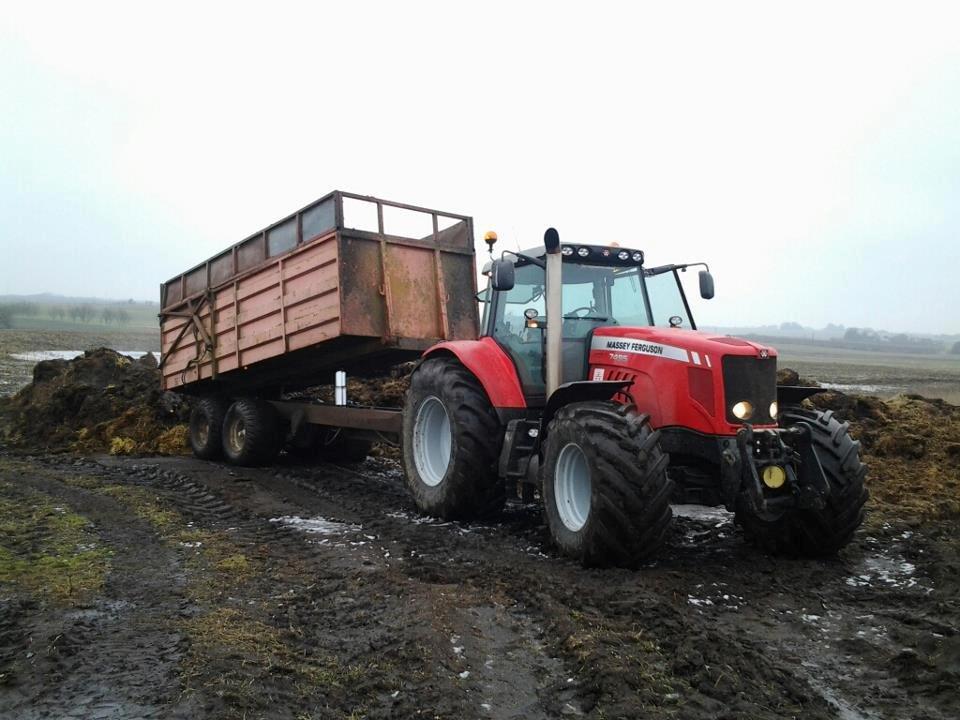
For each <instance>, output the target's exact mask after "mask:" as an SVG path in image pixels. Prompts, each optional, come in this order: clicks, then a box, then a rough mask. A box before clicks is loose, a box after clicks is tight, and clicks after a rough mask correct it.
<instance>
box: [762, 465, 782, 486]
mask: <svg viewBox="0 0 960 720" xmlns="http://www.w3.org/2000/svg"><path fill="white" fill-rule="evenodd" d="M786 481H787V473H786V471H785V470H784V469H783V468H782V467H780V466H779V465H767V466H766V467H765V468H764V469H763V484H764V485H766V486H767V487H768V488H770V489H771V490H778V489H779V488H782V487H783V484H784V483H785V482H786Z"/></svg>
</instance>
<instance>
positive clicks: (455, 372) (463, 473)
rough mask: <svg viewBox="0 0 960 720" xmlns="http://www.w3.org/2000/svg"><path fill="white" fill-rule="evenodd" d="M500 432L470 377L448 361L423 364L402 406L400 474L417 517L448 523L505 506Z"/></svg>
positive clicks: (480, 390)
mask: <svg viewBox="0 0 960 720" xmlns="http://www.w3.org/2000/svg"><path fill="white" fill-rule="evenodd" d="M502 444H503V428H502V427H501V425H500V421H499V419H498V418H497V414H496V412H494V409H493V406H492V405H491V404H490V399H489V398H488V397H487V394H486V392H484V390H483V387H482V386H481V385H480V383H479V381H478V380H477V379H476V378H475V377H474V376H473V374H472V373H471V372H470V371H469V370H467V369H466V368H465V367H464V366H463V365H461V364H460V363H459V362H457V361H456V360H455V359H453V358H451V357H438V358H430V359H428V360H425V361H424V362H423V363H422V364H421V365H420V366H419V367H418V368H417V369H416V370H415V371H414V373H413V376H412V377H411V379H410V389H409V390H407V398H406V402H405V403H404V407H403V469H404V474H405V476H406V481H407V487H408V488H409V490H410V494H411V495H413V500H414V502H415V503H416V504H417V508H419V510H420V511H421V512H424V513H427V514H429V515H435V516H437V517H441V518H444V519H448V520H454V519H456V520H467V519H471V518H475V517H483V516H486V515H490V514H492V513H494V512H496V511H498V510H500V509H501V508H502V507H503V503H504V501H505V499H506V493H505V489H504V484H503V482H502V481H501V480H500V478H499V477H498V475H497V462H498V460H499V456H500V448H501V446H502Z"/></svg>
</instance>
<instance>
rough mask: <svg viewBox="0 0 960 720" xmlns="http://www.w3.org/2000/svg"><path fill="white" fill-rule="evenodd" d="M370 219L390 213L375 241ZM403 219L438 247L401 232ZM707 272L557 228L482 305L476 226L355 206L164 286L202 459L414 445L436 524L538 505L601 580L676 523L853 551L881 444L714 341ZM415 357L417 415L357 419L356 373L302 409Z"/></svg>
mask: <svg viewBox="0 0 960 720" xmlns="http://www.w3.org/2000/svg"><path fill="white" fill-rule="evenodd" d="M348 201H352V202H357V203H360V202H362V203H368V204H370V205H371V206H373V207H374V208H375V211H371V212H369V213H367V215H366V217H367V218H368V222H369V223H370V225H369V226H368V227H367V228H366V229H363V228H360V227H359V223H355V222H353V221H351V220H349V219H348V218H347V210H346V205H347V202H348ZM400 210H403V211H406V212H408V213H420V214H422V215H425V216H426V218H425V219H424V220H425V221H424V222H423V223H422V225H421V226H420V227H421V229H420V230H419V231H413V230H411V229H404V230H402V231H401V229H399V228H398V229H397V230H393V231H392V230H391V228H390V227H388V224H387V220H386V219H385V218H387V217H389V216H392V214H395V213H396V211H400ZM388 211H389V212H388ZM374 218H375V219H374ZM409 219H410V218H408V220H409ZM404 227H405V228H409V227H410V225H409V223H408V224H407V225H406V226H404ZM486 239H487V243H488V245H489V248H490V251H491V257H493V249H494V244H495V242H496V236H495V235H493V234H492V233H488V235H487V238H486ZM700 265H703V263H693V264H689V265H662V266H657V267H647V266H646V265H645V264H644V254H643V252H642V251H640V250H634V249H627V248H621V247H616V246H600V245H593V244H587V243H580V242H572V243H568V244H564V243H561V241H560V237H559V235H558V233H557V232H556V231H555V230H553V229H550V230H547V232H546V234H545V235H544V245H543V246H542V247H539V248H534V249H531V250H528V251H526V252H516V253H513V252H509V251H508V252H504V253H502V254H501V256H500V257H499V258H497V259H492V260H491V262H490V263H489V264H488V266H487V267H486V268H485V270H484V276H485V277H486V278H487V287H486V289H485V290H483V291H482V292H480V293H476V277H477V276H476V272H475V269H474V250H473V231H472V221H471V220H470V218H468V217H465V216H458V215H453V214H450V213H442V212H440V211H433V210H427V209H425V208H418V207H415V206H410V205H401V204H399V203H391V202H389V201H386V200H379V199H377V198H370V197H364V196H358V195H351V194H348V193H342V192H339V191H338V192H334V193H332V194H331V195H329V196H327V197H325V198H322V199H321V200H319V201H317V203H314V204H313V205H311V206H308V207H307V208H304V209H303V210H301V211H299V212H298V213H296V214H294V215H292V216H290V217H288V218H285V219H284V220H282V221H280V222H279V223H276V224H275V225H273V226H271V227H269V228H266V229H265V230H263V231H261V232H260V233H258V234H256V235H254V236H252V237H250V238H248V239H246V240H244V241H243V242H241V243H238V244H237V245H235V246H233V247H232V248H230V249H228V250H227V251H225V252H224V253H221V254H220V255H219V256H217V257H214V258H212V259H211V260H209V261H207V263H205V264H203V265H201V266H198V267H197V268H194V269H193V270H190V271H188V272H187V273H184V274H183V275H181V276H178V277H177V278H174V279H173V280H171V281H169V282H168V283H165V284H164V285H163V286H162V288H161V304H162V306H163V312H162V314H161V328H162V338H163V357H162V358H161V368H162V376H163V386H164V388H165V389H176V390H179V391H182V392H188V393H192V394H194V395H197V396H199V401H198V402H196V403H195V405H194V412H193V417H192V418H191V443H192V445H193V448H194V452H195V453H196V454H197V455H198V456H199V457H202V458H207V459H216V458H219V457H226V459H227V460H228V461H230V462H234V463H238V464H260V463H265V462H269V461H270V460H272V459H273V458H274V457H275V456H276V455H277V453H278V452H280V450H281V448H282V447H287V449H288V450H295V449H296V450H300V451H302V450H304V449H308V450H310V449H314V450H316V452H317V453H318V454H320V455H321V456H325V457H327V458H328V459H329V458H334V459H342V458H345V457H347V458H353V459H356V458H358V457H363V456H364V455H365V453H366V449H368V448H369V444H370V442H371V440H373V439H375V438H377V437H380V438H382V437H385V436H386V437H388V436H391V435H392V436H394V437H399V439H400V442H401V444H402V450H403V468H404V471H405V475H406V482H407V485H408V488H409V490H410V493H411V495H412V497H413V499H414V502H415V503H416V505H417V507H418V508H419V510H420V511H421V512H424V513H427V514H429V515H434V516H437V517H441V518H445V519H458V520H469V519H472V518H478V517H487V516H489V515H491V514H494V513H496V512H497V511H498V510H499V509H500V508H501V507H502V506H503V505H504V502H505V500H506V497H507V494H508V492H512V491H515V490H516V489H517V488H520V492H521V494H522V495H523V496H524V497H526V498H527V499H533V498H536V497H539V499H540V502H542V503H543V506H544V511H545V515H546V520H547V524H548V526H549V529H550V533H551V536H552V538H553V540H554V542H555V543H556V546H557V547H558V548H559V549H560V550H561V551H562V552H563V553H565V554H567V555H569V556H571V557H573V558H576V559H578V560H579V561H581V562H582V563H584V564H585V565H619V566H626V567H635V566H637V565H638V564H640V563H643V562H644V561H647V560H648V559H650V558H651V557H652V556H653V555H654V554H655V553H656V552H657V550H658V549H659V548H660V547H661V545H662V544H663V542H664V539H665V537H666V535H667V530H668V527H669V525H670V521H671V518H672V514H671V507H670V503H671V501H673V502H677V501H682V502H687V503H700V504H704V505H711V506H716V505H722V506H724V507H726V508H727V509H728V510H730V511H733V512H734V513H735V518H736V521H737V523H739V524H740V525H742V526H743V528H744V531H745V534H746V535H747V536H748V537H749V538H750V539H751V540H752V541H753V542H755V543H756V544H757V545H758V546H759V547H760V548H763V549H764V550H767V551H773V552H783V553H789V554H797V555H808V556H821V555H829V554H832V553H835V552H836V551H838V550H839V549H840V548H842V547H843V546H844V545H846V544H847V543H848V542H849V541H850V539H851V538H852V536H853V534H854V532H855V531H856V529H857V528H858V527H859V525H860V523H861V521H862V520H863V513H864V503H865V501H866V499H867V491H866V489H865V487H864V475H865V471H866V469H865V467H864V465H862V464H861V462H860V457H859V444H858V443H857V442H856V441H854V440H853V439H852V438H851V437H850V434H849V432H848V426H847V424H846V423H841V422H839V421H838V420H837V419H836V418H835V417H834V416H833V414H832V413H831V412H818V411H815V410H810V409H807V408H804V407H801V402H802V401H803V399H804V398H806V397H808V396H809V395H811V394H813V393H815V392H816V391H817V389H816V388H791V387H778V386H777V373H776V363H777V359H776V351H775V350H774V349H773V348H769V347H765V346H762V345H758V344H756V343H753V342H749V341H746V340H741V339H738V338H733V337H726V336H718V335H715V334H713V333H708V332H702V331H698V330H697V329H696V325H695V324H694V321H693V317H692V315H691V312H690V307H689V304H688V302H687V298H686V295H685V294H684V289H683V285H682V284H681V282H680V273H681V272H685V271H686V270H687V268H688V267H695V266H700ZM703 267H704V268H705V269H703V270H701V271H700V272H699V285H700V295H701V297H703V298H705V299H710V298H712V297H713V294H714V282H713V278H712V276H711V275H710V272H709V269H707V268H706V266H705V265H703ZM475 293H476V299H479V300H480V303H481V305H482V307H483V313H482V319H481V320H480V323H479V326H478V324H477V311H476V303H475ZM411 356H413V357H419V361H418V364H417V365H416V368H415V370H414V371H413V374H412V376H411V378H410V387H409V390H408V391H407V395H406V401H405V405H404V407H403V410H402V413H401V412H400V411H397V410H391V409H383V408H370V407H362V406H357V405H355V404H352V403H351V402H350V401H349V399H348V398H347V397H346V384H345V381H344V374H343V373H342V372H338V373H337V382H336V391H335V395H334V399H333V402H332V403H331V402H319V401H303V400H297V401H292V400H290V399H288V398H289V397H290V392H291V390H296V389H297V388H302V387H305V386H307V385H310V384H318V383H319V382H322V381H323V380H325V379H326V377H327V376H326V374H327V373H332V372H333V371H334V370H335V369H339V368H342V367H349V368H351V370H352V371H353V372H358V373H364V372H366V373H370V372H374V371H375V369H376V368H377V367H380V368H382V367H384V366H386V365H389V364H390V363H392V362H394V361H397V360H402V359H408V358H410V357H411ZM327 382H329V380H327Z"/></svg>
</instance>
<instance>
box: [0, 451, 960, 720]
mask: <svg viewBox="0 0 960 720" xmlns="http://www.w3.org/2000/svg"><path fill="white" fill-rule="evenodd" d="M18 508H19V511H17V509H18ZM23 508H29V509H30V512H29V513H24V512H23ZM0 522H2V524H3V528H2V529H3V531H4V533H5V538H6V541H5V543H4V550H3V551H2V553H0V717H3V718H24V719H27V718H41V717H58V718H59V717H84V718H167V717H184V718H186V717H190V718H196V717H213V718H221V717H222V718H241V717H245V718H258V717H270V718H274V717H276V718H343V717H353V718H360V717H371V718H383V717H417V716H423V717H449V718H487V717H496V718H554V717H579V716H587V717H592V718H618V717H629V718H636V717H653V718H660V717H677V718H785V717H803V718H844V719H847V718H879V717H883V718H887V717H897V718H899V717H902V718H915V717H926V718H955V717H958V716H960V693H958V692H957V689H956V688H957V684H958V681H960V635H958V627H960V599H958V598H960V594H958V590H960V587H958V586H960V573H958V570H960V555H958V547H960V545H958V541H957V539H956V532H955V526H954V525H953V524H952V523H949V522H947V521H942V522H926V523H924V524H922V525H921V524H919V523H917V522H916V521H915V520H911V519H904V520H898V519H897V517H896V516H895V515H891V514H889V513H883V514H882V515H881V514H878V513H873V514H872V515H871V516H870V518H869V519H868V522H867V526H866V527H865V528H864V530H863V532H861V534H860V535H859V536H858V538H857V539H856V541H855V542H854V543H853V545H852V546H850V547H849V548H848V549H847V550H846V551H844V552H843V554H842V555H841V556H840V558H839V559H836V560H831V561H807V560H785V559H773V558H769V557H766V556H764V555H763V554H761V553H758V552H757V551H755V550H753V549H751V548H749V547H748V546H747V545H746V544H745V543H744V542H743V541H742V538H741V535H740V532H739V530H738V529H737V528H736V527H734V525H733V524H732V523H731V518H730V516H729V515H727V514H726V513H725V512H722V511H717V510H708V511H703V510H692V509H690V508H683V507H681V508H677V518H676V520H675V523H674V529H673V533H672V536H671V539H670V542H669V544H668V546H667V548H666V549H665V550H664V552H663V553H662V554H661V556H660V558H659V559H658V560H657V561H656V562H655V563H653V564H651V565H650V566H648V567H645V568H643V569H642V570H640V571H638V572H629V571H622V570H585V569H582V568H580V567H579V566H577V565H575V564H573V563H571V562H569V561H567V560H565V559H562V558H560V557H558V556H557V555H556V554H555V553H554V552H553V550H552V549H551V547H550V544H549V542H548V538H547V531H546V528H545V526H544V524H543V521H542V519H541V517H540V514H539V512H538V511H537V509H536V508H535V507H533V506H523V505H521V504H519V503H518V502H512V503H511V504H509V505H508V507H507V509H506V510H505V512H504V513H503V514H502V516H501V517H500V518H499V519H498V520H497V521H496V522H495V523H489V524H483V525H479V524H459V523H444V522H438V521H431V520H426V519H424V518H420V517H418V516H417V514H416V512H415V510H414V507H413V505H412V503H411V502H410V500H409V499H408V497H407V494H406V492H405V491H404V488H403V483H402V478H401V473H400V469H399V467H398V465H397V464H396V463H395V462H394V461H391V460H387V459H383V458H381V459H373V458H371V459H368V460H367V461H366V462H365V463H362V464H359V465H329V464H320V465H313V466H306V465H297V464H293V463H292V462H291V461H286V462H282V463H281V464H280V465H279V466H277V467H274V468H271V469H262V470H248V469H238V468H229V467H226V466H223V465H219V464H215V463H207V462H202V461H197V460H194V459H192V458H186V457H167V458H160V457H145V458H131V457H111V456H99V457H91V458H86V459H81V458H76V457H73V456H70V455H60V456H52V455H44V456H30V455H25V454H10V453H6V454H0Z"/></svg>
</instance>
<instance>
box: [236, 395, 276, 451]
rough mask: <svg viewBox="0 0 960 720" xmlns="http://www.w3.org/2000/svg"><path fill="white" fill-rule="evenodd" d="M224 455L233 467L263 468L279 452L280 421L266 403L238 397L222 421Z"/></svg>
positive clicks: (274, 411) (270, 406)
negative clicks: (254, 466)
mask: <svg viewBox="0 0 960 720" xmlns="http://www.w3.org/2000/svg"><path fill="white" fill-rule="evenodd" d="M222 439H223V454H224V456H225V457H226V459H227V461H228V462H230V463H232V464H234V465H247V466H252V465H265V464H267V463H269V462H270V461H272V460H273V459H274V458H275V457H276V456H277V453H279V452H280V445H281V442H282V439H281V434H280V418H279V416H278V415H277V411H276V409H275V408H274V407H273V405H271V404H270V403H268V402H265V401H263V400H255V399H252V398H240V399H239V400H237V401H235V402H234V403H233V404H232V405H231V406H230V408H229V409H228V410H227V414H226V416H225V417H224V419H223V430H222Z"/></svg>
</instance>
